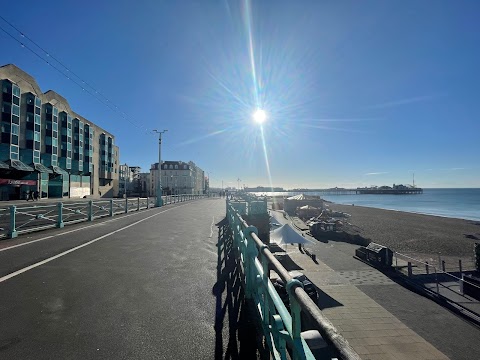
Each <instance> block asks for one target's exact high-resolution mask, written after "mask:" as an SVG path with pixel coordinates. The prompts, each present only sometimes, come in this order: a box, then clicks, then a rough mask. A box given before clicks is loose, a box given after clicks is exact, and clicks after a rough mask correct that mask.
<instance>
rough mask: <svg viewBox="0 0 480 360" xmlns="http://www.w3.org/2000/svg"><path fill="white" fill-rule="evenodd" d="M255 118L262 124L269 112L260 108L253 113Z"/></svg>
mask: <svg viewBox="0 0 480 360" xmlns="http://www.w3.org/2000/svg"><path fill="white" fill-rule="evenodd" d="M253 120H254V121H255V122H256V123H258V124H262V123H263V122H264V121H265V120H267V113H266V112H265V110H262V109H258V110H257V111H255V112H254V113H253Z"/></svg>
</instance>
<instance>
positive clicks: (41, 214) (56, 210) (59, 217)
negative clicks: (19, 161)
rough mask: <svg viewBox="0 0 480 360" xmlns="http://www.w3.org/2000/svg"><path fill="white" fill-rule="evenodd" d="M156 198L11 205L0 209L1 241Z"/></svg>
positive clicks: (174, 198)
mask: <svg viewBox="0 0 480 360" xmlns="http://www.w3.org/2000/svg"><path fill="white" fill-rule="evenodd" d="M204 197H206V195H185V194H183V195H167V196H163V204H164V205H168V204H174V203H177V202H185V201H190V200H196V199H200V198H204ZM155 199H156V198H155V197H147V198H126V199H99V200H82V199H79V200H77V201H75V200H73V201H65V202H51V201H49V200H46V201H41V200H40V201H38V202H35V203H34V204H35V205H33V204H28V203H27V204H28V205H27V204H26V205H12V206H9V207H4V208H0V239H1V238H15V237H17V236H18V235H19V234H21V233H26V232H34V231H39V230H43V229H48V228H55V227H57V228H63V227H64V226H65V225H68V224H75V223H78V222H82V221H94V220H95V219H98V218H103V217H108V216H110V217H112V216H115V215H119V214H126V213H129V212H132V211H140V210H146V209H149V208H152V207H155Z"/></svg>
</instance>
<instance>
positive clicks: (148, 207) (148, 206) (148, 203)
mask: <svg viewBox="0 0 480 360" xmlns="http://www.w3.org/2000/svg"><path fill="white" fill-rule="evenodd" d="M147 209H150V198H149V197H148V196H147Z"/></svg>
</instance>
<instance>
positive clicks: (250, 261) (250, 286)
mask: <svg viewBox="0 0 480 360" xmlns="http://www.w3.org/2000/svg"><path fill="white" fill-rule="evenodd" d="M252 233H255V234H257V233H258V230H257V228H256V227H254V226H248V227H246V228H245V229H244V230H243V235H244V236H245V240H246V241H247V248H246V255H247V259H246V261H245V263H246V264H245V265H246V269H245V270H246V271H245V272H246V280H247V284H246V285H247V286H246V291H245V297H246V298H247V299H251V298H252V297H253V293H254V291H255V288H256V286H255V279H256V274H255V269H256V267H255V259H256V258H257V255H258V250H257V247H256V246H255V241H254V240H253V237H252ZM242 240H243V239H242Z"/></svg>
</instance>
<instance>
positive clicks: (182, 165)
mask: <svg viewBox="0 0 480 360" xmlns="http://www.w3.org/2000/svg"><path fill="white" fill-rule="evenodd" d="M160 171H161V176H162V190H163V194H174V195H175V194H194V195H198V194H205V193H206V191H207V188H206V184H207V182H206V179H205V172H204V171H203V170H202V169H200V168H199V167H198V166H197V165H195V163H194V162H193V161H189V162H188V163H186V162H183V161H162V167H161V170H160ZM158 176H159V169H158V163H155V164H152V166H151V168H150V196H156V194H157V182H158Z"/></svg>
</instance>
